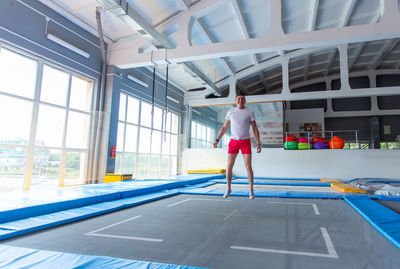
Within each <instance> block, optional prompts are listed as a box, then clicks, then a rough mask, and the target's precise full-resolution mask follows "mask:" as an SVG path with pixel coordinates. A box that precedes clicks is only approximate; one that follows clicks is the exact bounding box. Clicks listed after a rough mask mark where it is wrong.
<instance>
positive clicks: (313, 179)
mask: <svg viewBox="0 0 400 269" xmlns="http://www.w3.org/2000/svg"><path fill="white" fill-rule="evenodd" d="M247 178H248V177H232V179H247ZM254 179H271V180H304V181H320V179H319V178H283V177H255V178H254Z"/></svg>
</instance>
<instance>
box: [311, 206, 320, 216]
mask: <svg viewBox="0 0 400 269" xmlns="http://www.w3.org/2000/svg"><path fill="white" fill-rule="evenodd" d="M312 207H313V208H314V213H315V215H319V210H318V207H317V205H316V204H312Z"/></svg>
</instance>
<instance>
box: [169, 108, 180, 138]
mask: <svg viewBox="0 0 400 269" xmlns="http://www.w3.org/2000/svg"><path fill="white" fill-rule="evenodd" d="M178 127H179V117H178V115H176V114H174V113H172V129H171V132H172V133H174V134H178Z"/></svg>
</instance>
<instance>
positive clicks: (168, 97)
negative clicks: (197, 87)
mask: <svg viewBox="0 0 400 269" xmlns="http://www.w3.org/2000/svg"><path fill="white" fill-rule="evenodd" d="M167 99H168V100H171V101H172V102H175V103H177V104H179V103H180V102H179V100H177V99H175V98H174V97H171V96H169V95H168V96H167Z"/></svg>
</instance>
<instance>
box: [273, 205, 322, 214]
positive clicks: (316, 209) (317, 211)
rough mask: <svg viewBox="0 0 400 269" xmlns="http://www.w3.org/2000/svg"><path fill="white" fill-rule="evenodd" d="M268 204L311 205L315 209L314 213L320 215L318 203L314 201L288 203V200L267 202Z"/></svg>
mask: <svg viewBox="0 0 400 269" xmlns="http://www.w3.org/2000/svg"><path fill="white" fill-rule="evenodd" d="M265 203H266V204H286V205H311V206H312V207H313V209H314V214H315V215H319V210H318V207H317V204H314V203H288V202H265Z"/></svg>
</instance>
